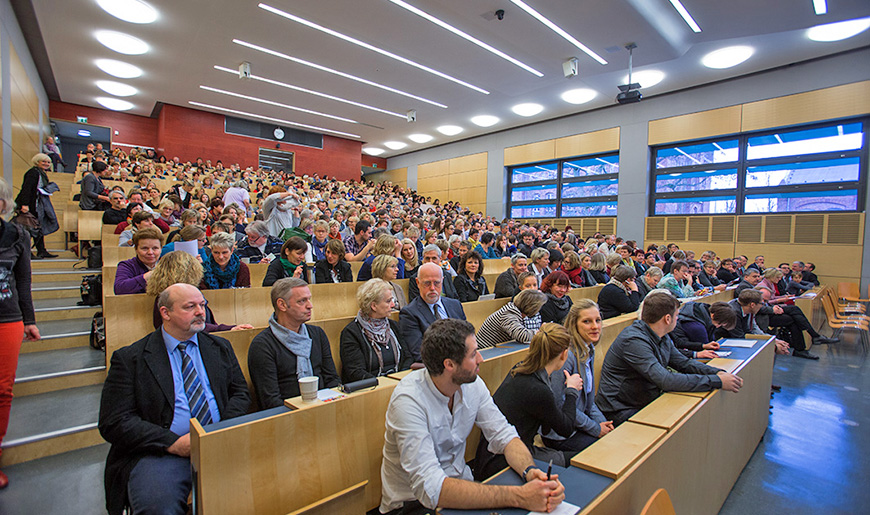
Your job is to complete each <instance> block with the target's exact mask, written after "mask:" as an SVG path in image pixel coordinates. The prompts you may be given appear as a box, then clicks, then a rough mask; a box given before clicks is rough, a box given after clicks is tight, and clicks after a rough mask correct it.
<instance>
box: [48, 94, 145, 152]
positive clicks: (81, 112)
mask: <svg viewBox="0 0 870 515" xmlns="http://www.w3.org/2000/svg"><path fill="white" fill-rule="evenodd" d="M48 112H49V117H50V118H56V119H58V120H66V121H70V122H75V121H76V117H77V116H86V117H87V118H88V123H91V124H94V125H102V126H104V127H111V128H112V130H113V132H112V134H113V135H112V141H113V142H119V143H126V144H129V145H140V146H143V147H156V146H157V120H155V119H154V118H149V117H147V116H138V115H135V114H127V113H119V112H116V111H108V110H106V109H98V108H95V107H86V106H81V105H78V104H67V103H66V102H57V101H54V100H51V101H49V103H48ZM114 131H118V135H117V136H116V135H114Z"/></svg>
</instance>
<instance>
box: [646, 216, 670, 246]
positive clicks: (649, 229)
mask: <svg viewBox="0 0 870 515" xmlns="http://www.w3.org/2000/svg"><path fill="white" fill-rule="evenodd" d="M666 220H667V218H664V217H647V219H646V235H645V236H644V241H665V221H666Z"/></svg>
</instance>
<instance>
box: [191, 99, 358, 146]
mask: <svg viewBox="0 0 870 515" xmlns="http://www.w3.org/2000/svg"><path fill="white" fill-rule="evenodd" d="M187 103H188V104H190V105H194V106H197V107H203V108H205V109H214V110H215V111H223V112H225V113H232V114H238V115H241V116H250V117H251V118H258V119H260V120H267V121H270V122H276V123H278V124H281V125H293V126H294V127H302V128H303V129H311V130H314V131H318V132H330V133H332V134H338V135H339V136H347V137H349V138H359V137H360V135H359V134H351V133H349V132H341V131H334V130H332V129H326V128H324V127H317V126H316V125H308V124H305V123H298V122H291V121H290V120H282V119H280V118H272V117H271V116H263V115H261V114H254V113H249V112H247V111H238V110H236V109H229V108H227V107H220V106H216V105H212V104H203V103H202V102H194V101H193V100H188V101H187Z"/></svg>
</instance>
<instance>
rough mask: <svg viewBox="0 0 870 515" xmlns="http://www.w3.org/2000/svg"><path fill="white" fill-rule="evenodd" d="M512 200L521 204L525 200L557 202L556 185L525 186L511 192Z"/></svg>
mask: <svg viewBox="0 0 870 515" xmlns="http://www.w3.org/2000/svg"><path fill="white" fill-rule="evenodd" d="M511 200H512V201H514V202H521V201H523V200H556V185H555V184H548V185H543V186H525V187H523V188H513V189H512V190H511Z"/></svg>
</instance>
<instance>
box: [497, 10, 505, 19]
mask: <svg viewBox="0 0 870 515" xmlns="http://www.w3.org/2000/svg"><path fill="white" fill-rule="evenodd" d="M495 17H496V18H498V19H499V21H501V20H503V19H504V9H499V10H498V11H496V12H495Z"/></svg>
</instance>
